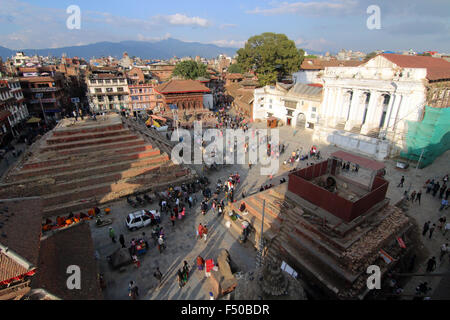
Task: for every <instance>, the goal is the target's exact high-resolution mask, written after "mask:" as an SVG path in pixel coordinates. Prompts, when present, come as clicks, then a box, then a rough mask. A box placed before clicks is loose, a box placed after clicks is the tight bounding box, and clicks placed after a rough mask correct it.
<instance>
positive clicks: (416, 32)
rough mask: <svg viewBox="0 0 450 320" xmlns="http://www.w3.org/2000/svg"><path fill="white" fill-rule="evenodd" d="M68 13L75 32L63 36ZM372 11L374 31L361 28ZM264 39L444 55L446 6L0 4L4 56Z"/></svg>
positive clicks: (371, 0) (404, 0)
mask: <svg viewBox="0 0 450 320" xmlns="http://www.w3.org/2000/svg"><path fill="white" fill-rule="evenodd" d="M71 5H76V6H78V7H79V8H80V11H81V16H80V17H81V18H80V22H81V25H80V29H69V28H67V25H66V21H67V20H68V18H69V16H70V14H69V13H67V8H68V7H69V6H71ZM371 5H376V6H378V8H379V9H380V11H379V12H380V15H379V22H380V24H379V27H380V28H379V29H369V28H368V27H367V21H368V19H370V17H371V15H372V14H373V11H370V12H369V13H368V12H367V10H368V7H369V6H371ZM371 21H373V20H371ZM263 32H275V33H284V34H286V35H287V36H288V37H289V39H291V40H293V41H295V43H296V44H297V46H299V47H302V48H305V49H309V50H314V51H323V52H325V51H331V52H337V51H339V50H341V49H347V50H349V49H351V50H359V51H363V52H371V51H374V50H393V51H398V50H409V49H414V50H416V51H419V52H421V51H428V50H431V51H439V52H446V53H450V0H302V1H296V0H285V1H273V0H270V1H265V0H258V1H256V0H225V1H224V0H220V1H218V0H208V1H206V0H190V1H186V0H171V1H161V0H126V1H123V0H108V1H106V0H95V1H94V0H0V46H3V47H7V48H10V49H43V48H57V47H64V46H73V45H85V44H90V43H95V42H101V41H112V42H119V41H123V40H141V41H156V40H161V39H166V38H175V39H179V40H182V41H195V42H202V43H212V44H216V45H219V46H225V47H237V48H239V47H242V46H244V44H245V42H246V40H247V39H248V38H250V37H251V36H254V35H258V34H261V33H263Z"/></svg>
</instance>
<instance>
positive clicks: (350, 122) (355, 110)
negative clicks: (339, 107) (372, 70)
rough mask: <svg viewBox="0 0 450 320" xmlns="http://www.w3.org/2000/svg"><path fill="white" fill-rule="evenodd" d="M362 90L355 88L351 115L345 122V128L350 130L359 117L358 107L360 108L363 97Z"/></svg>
mask: <svg viewBox="0 0 450 320" xmlns="http://www.w3.org/2000/svg"><path fill="white" fill-rule="evenodd" d="M361 94H362V91H361V90H358V89H356V90H353V98H352V103H351V105H350V117H349V119H348V121H347V122H346V123H345V130H346V131H350V130H352V129H353V126H354V125H355V123H356V119H357V117H358V109H359V108H360V106H359V103H360V101H359V100H360V98H361Z"/></svg>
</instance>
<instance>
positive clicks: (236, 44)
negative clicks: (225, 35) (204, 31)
mask: <svg viewBox="0 0 450 320" xmlns="http://www.w3.org/2000/svg"><path fill="white" fill-rule="evenodd" d="M246 42H247V41H246V40H214V41H212V42H210V43H212V44H215V45H216V46H219V47H231V48H242V47H244V46H245V43H246Z"/></svg>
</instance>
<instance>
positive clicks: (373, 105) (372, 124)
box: [361, 91, 383, 134]
mask: <svg viewBox="0 0 450 320" xmlns="http://www.w3.org/2000/svg"><path fill="white" fill-rule="evenodd" d="M380 97H381V93H380V92H377V91H370V100H369V106H368V109H367V115H366V122H365V123H364V125H363V126H362V128H361V134H367V133H368V132H369V131H370V130H372V129H373V128H376V127H377V126H378V125H377V124H376V121H377V115H376V114H378V113H379V110H381V112H383V108H382V107H381V106H380ZM379 121H380V116H379V117H378V123H379Z"/></svg>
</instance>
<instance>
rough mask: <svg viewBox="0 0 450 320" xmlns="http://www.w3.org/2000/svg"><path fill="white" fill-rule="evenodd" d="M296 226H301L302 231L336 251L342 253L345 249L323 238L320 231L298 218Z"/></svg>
mask: <svg viewBox="0 0 450 320" xmlns="http://www.w3.org/2000/svg"><path fill="white" fill-rule="evenodd" d="M298 224H299V225H301V226H302V227H303V228H304V229H306V230H308V232H309V233H311V234H315V236H316V237H319V238H322V239H323V241H325V242H326V243H327V244H328V245H329V246H331V247H333V248H335V249H336V250H338V251H344V250H345V247H344V246H342V245H341V244H339V243H338V242H336V241H333V240H332V239H330V238H326V237H324V235H323V234H322V232H321V231H320V230H317V229H316V228H315V227H314V226H313V225H311V224H310V223H309V222H308V221H306V220H305V219H303V218H300V219H299V221H298Z"/></svg>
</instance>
